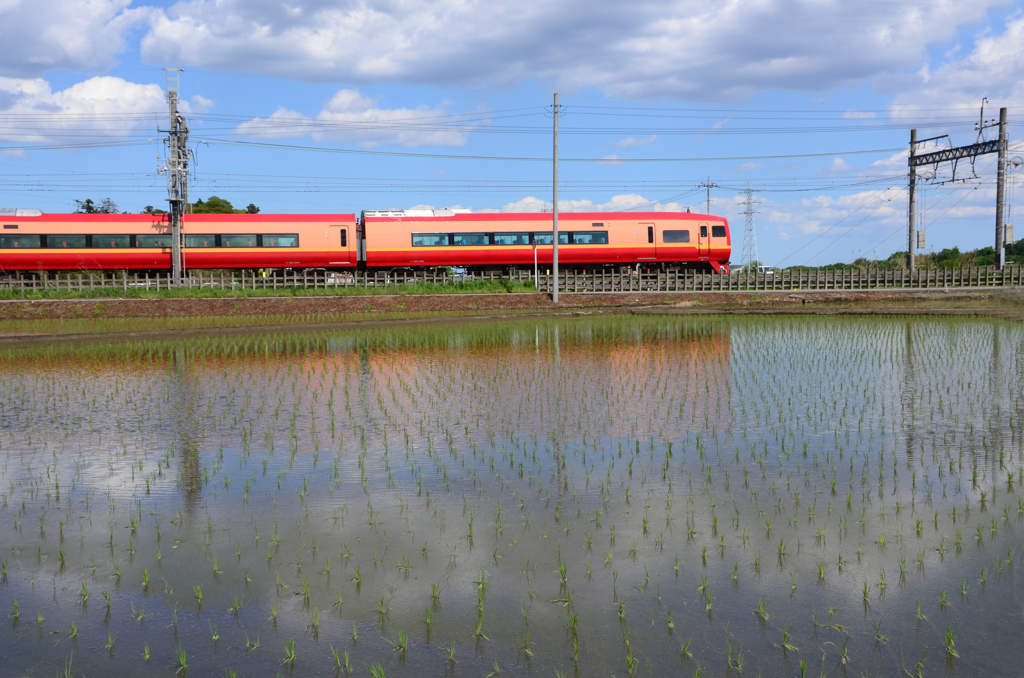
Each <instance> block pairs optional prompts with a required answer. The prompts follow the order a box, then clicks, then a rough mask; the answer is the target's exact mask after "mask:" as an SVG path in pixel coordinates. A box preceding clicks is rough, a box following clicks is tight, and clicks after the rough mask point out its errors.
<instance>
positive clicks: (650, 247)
mask: <svg viewBox="0 0 1024 678" xmlns="http://www.w3.org/2000/svg"><path fill="white" fill-rule="evenodd" d="M637 225H638V226H639V227H640V228H639V231H640V233H639V234H638V235H639V236H640V242H641V243H642V244H641V245H640V247H641V248H643V255H642V256H640V257H637V258H638V259H640V261H654V260H655V259H657V258H658V244H657V243H658V232H657V231H658V229H657V227H656V225H655V224H652V223H650V222H641V223H639V224H637Z"/></svg>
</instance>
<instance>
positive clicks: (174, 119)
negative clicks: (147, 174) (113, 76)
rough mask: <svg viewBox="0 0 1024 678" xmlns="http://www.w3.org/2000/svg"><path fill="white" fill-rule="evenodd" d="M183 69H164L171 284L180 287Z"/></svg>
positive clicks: (184, 201) (184, 204) (184, 203)
mask: <svg viewBox="0 0 1024 678" xmlns="http://www.w3.org/2000/svg"><path fill="white" fill-rule="evenodd" d="M184 70H185V69H183V68H165V69H164V73H165V84H166V90H167V107H168V116H169V120H170V125H169V127H168V128H167V129H166V130H160V131H161V132H166V133H167V162H166V164H165V166H164V167H163V171H165V172H166V173H167V202H168V204H169V206H170V217H171V278H172V281H173V284H174V285H180V284H181V278H182V275H183V271H182V263H183V262H182V258H181V220H182V217H183V216H184V214H185V210H186V209H188V127H187V126H186V125H185V118H183V117H182V116H181V115H179V114H178V99H179V85H180V83H179V75H180V73H181V72H182V71H184Z"/></svg>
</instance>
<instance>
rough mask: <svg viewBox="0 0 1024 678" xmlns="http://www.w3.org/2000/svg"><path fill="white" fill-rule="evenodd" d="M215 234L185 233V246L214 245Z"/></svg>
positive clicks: (215, 244) (215, 240)
mask: <svg viewBox="0 0 1024 678" xmlns="http://www.w3.org/2000/svg"><path fill="white" fill-rule="evenodd" d="M216 246H217V236H215V235H199V234H195V235H186V236H185V247H216Z"/></svg>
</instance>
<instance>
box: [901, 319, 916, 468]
mask: <svg viewBox="0 0 1024 678" xmlns="http://www.w3.org/2000/svg"><path fill="white" fill-rule="evenodd" d="M903 333H904V337H905V339H906V342H905V343H906V350H905V351H904V353H903V393H902V394H901V397H900V404H901V406H902V416H903V437H904V440H905V441H906V446H907V447H906V451H907V459H912V458H913V456H914V424H915V421H914V329H913V323H912V321H907V323H906V325H904V329H903Z"/></svg>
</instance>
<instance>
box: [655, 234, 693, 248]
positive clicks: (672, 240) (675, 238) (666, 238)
mask: <svg viewBox="0 0 1024 678" xmlns="http://www.w3.org/2000/svg"><path fill="white" fill-rule="evenodd" d="M661 241H662V242H663V243H665V244H666V245H671V244H678V243H683V242H690V232H689V231H662V232H661Z"/></svg>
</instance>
